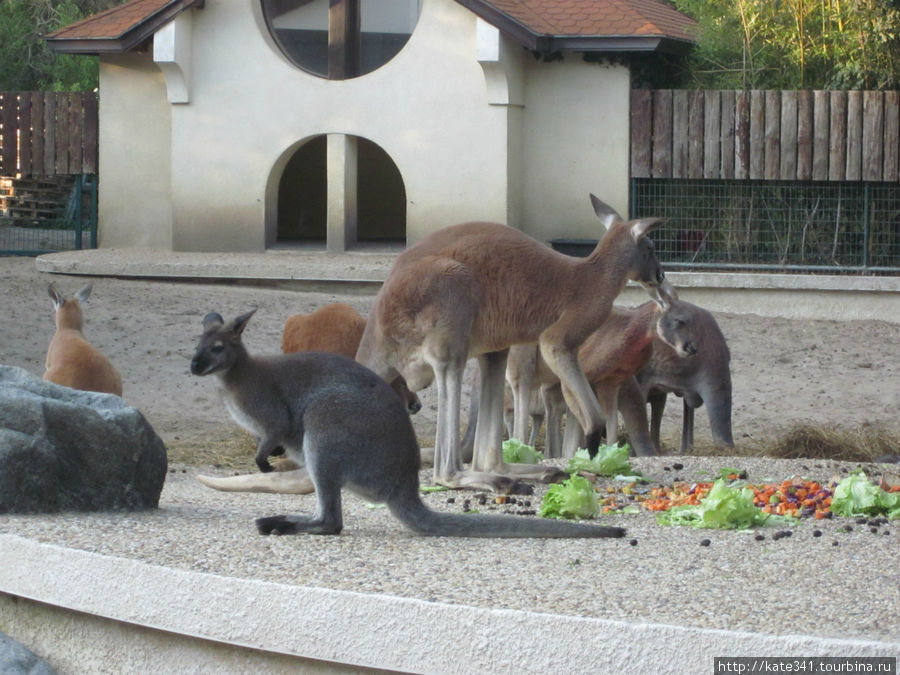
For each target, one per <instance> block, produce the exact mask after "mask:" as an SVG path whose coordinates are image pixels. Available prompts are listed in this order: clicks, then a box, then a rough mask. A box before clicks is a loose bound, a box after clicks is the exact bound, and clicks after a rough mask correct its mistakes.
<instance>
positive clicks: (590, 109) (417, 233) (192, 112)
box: [47, 0, 693, 251]
mask: <svg viewBox="0 0 900 675" xmlns="http://www.w3.org/2000/svg"><path fill="white" fill-rule="evenodd" d="M329 7H330V10H329ZM692 27H693V22H692V21H691V20H690V19H689V18H688V17H686V16H684V15H682V14H680V13H678V12H676V11H674V10H673V9H671V7H669V6H668V5H666V4H665V3H663V2H661V1H660V0H576V1H573V0H542V1H541V2H538V1H536V0H493V1H491V2H487V1H482V0H338V1H335V0H331V2H329V0H133V1H132V2H129V3H126V4H124V5H121V6H118V7H115V8H113V9H111V10H108V11H106V12H103V13H101V14H98V15H95V16H93V17H90V18H88V19H85V20H83V21H80V22H78V23H76V24H73V25H71V26H68V27H66V28H63V29H61V30H59V31H57V32H55V33H53V34H51V35H49V36H47V39H48V43H49V44H50V46H51V48H52V49H53V50H54V51H57V52H65V53H82V54H99V55H100V136H99V152H100V156H99V167H100V203H99V228H100V245H101V247H141V248H156V249H168V250H176V251H263V250H266V249H269V248H272V247H276V246H277V247H283V246H292V245H296V244H304V245H305V246H307V247H310V246H311V247H314V248H315V247H321V249H322V250H325V249H326V248H327V250H329V251H341V250H351V249H354V248H358V247H365V246H366V245H371V244H383V243H398V244H401V245H402V244H404V243H413V242H415V241H417V240H418V239H421V238H422V237H423V236H424V235H426V234H428V233H429V232H431V231H433V230H435V229H438V228H440V227H443V226H445V225H450V224H453V223H456V222H462V221H467V220H495V221H500V222H506V223H509V224H511V225H513V226H515V227H518V228H520V229H522V230H524V231H525V232H527V233H529V234H531V235H532V236H534V237H536V238H538V239H541V240H548V239H551V238H554V237H576V238H580V237H585V238H596V237H597V236H598V234H599V233H598V227H599V223H598V222H597V220H596V218H595V216H594V214H593V211H592V209H591V206H590V202H589V200H588V194H589V193H590V192H594V193H595V194H597V195H598V196H600V197H601V198H602V199H604V200H606V201H608V202H609V203H611V204H612V205H614V206H616V207H617V208H618V209H619V210H620V211H621V212H623V213H625V212H626V211H627V208H628V180H629V89H630V73H629V68H628V66H627V64H626V59H622V58H620V57H621V56H622V55H623V54H628V53H634V52H650V51H660V52H665V51H669V52H671V51H678V50H683V49H686V48H688V47H689V45H690V41H691V37H690V30H691V28H692ZM586 56H587V57H588V58H586ZM606 57H609V58H606Z"/></svg>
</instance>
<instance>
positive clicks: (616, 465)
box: [566, 444, 638, 476]
mask: <svg viewBox="0 0 900 675" xmlns="http://www.w3.org/2000/svg"><path fill="white" fill-rule="evenodd" d="M629 451H630V447H629V446H628V445H627V444H626V445H622V446H618V445H601V446H600V448H599V449H598V450H597V455H596V456H595V457H594V459H591V457H590V455H589V454H588V451H587V450H585V449H584V448H579V449H578V450H577V451H576V452H575V455H574V457H572V458H571V459H570V460H569V464H568V466H567V467H566V471H568V472H569V473H579V472H581V471H586V472H588V473H595V474H597V475H598V476H615V475H616V474H628V475H633V474H636V473H638V472H636V471H635V470H634V469H632V468H631V465H630V464H629V463H628V455H629Z"/></svg>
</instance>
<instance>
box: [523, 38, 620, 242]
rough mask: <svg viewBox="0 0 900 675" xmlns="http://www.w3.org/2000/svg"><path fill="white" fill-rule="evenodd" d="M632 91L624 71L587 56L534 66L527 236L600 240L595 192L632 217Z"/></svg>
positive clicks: (528, 92) (529, 85) (528, 106)
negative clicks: (593, 202) (592, 199)
mask: <svg viewBox="0 0 900 675" xmlns="http://www.w3.org/2000/svg"><path fill="white" fill-rule="evenodd" d="M630 88H631V83H630V75H629V71H628V69H627V68H626V67H625V66H621V65H618V66H611V65H601V64H597V63H586V62H585V61H584V60H583V59H582V58H581V55H580V54H569V55H566V57H565V58H564V60H562V61H553V62H550V63H543V62H538V61H532V62H530V63H528V66H527V68H526V77H525V132H524V134H523V154H524V163H525V175H524V184H525V189H524V191H523V194H524V210H523V224H522V229H524V230H525V231H526V232H528V233H529V234H531V235H532V236H533V237H535V238H537V239H540V240H542V241H546V240H548V239H551V238H554V237H572V238H590V239H597V238H599V237H600V236H601V235H602V233H603V231H604V230H603V227H602V225H600V222H599V220H598V219H597V217H596V215H595V214H594V211H593V208H592V207H591V203H590V198H589V195H590V193H594V194H596V195H597V196H598V197H599V198H600V199H602V200H603V201H605V202H607V203H608V204H610V205H611V206H613V207H614V208H616V209H617V210H618V211H619V213H621V214H622V215H623V217H627V215H628V177H629V167H628V157H629V137H630V135H629V110H630V108H629V93H630Z"/></svg>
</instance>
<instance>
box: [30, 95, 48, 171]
mask: <svg viewBox="0 0 900 675" xmlns="http://www.w3.org/2000/svg"><path fill="white" fill-rule="evenodd" d="M44 134H45V132H44V94H43V92H40V91H35V92H32V93H31V175H32V176H40V175H42V174H43V173H44Z"/></svg>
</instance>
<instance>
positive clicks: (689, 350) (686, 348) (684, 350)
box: [678, 342, 697, 356]
mask: <svg viewBox="0 0 900 675" xmlns="http://www.w3.org/2000/svg"><path fill="white" fill-rule="evenodd" d="M678 353H679V355H680V356H693V355H694V354H696V353H697V345H695V344H694V343H693V342H683V343H681V345H679V348H678Z"/></svg>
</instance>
